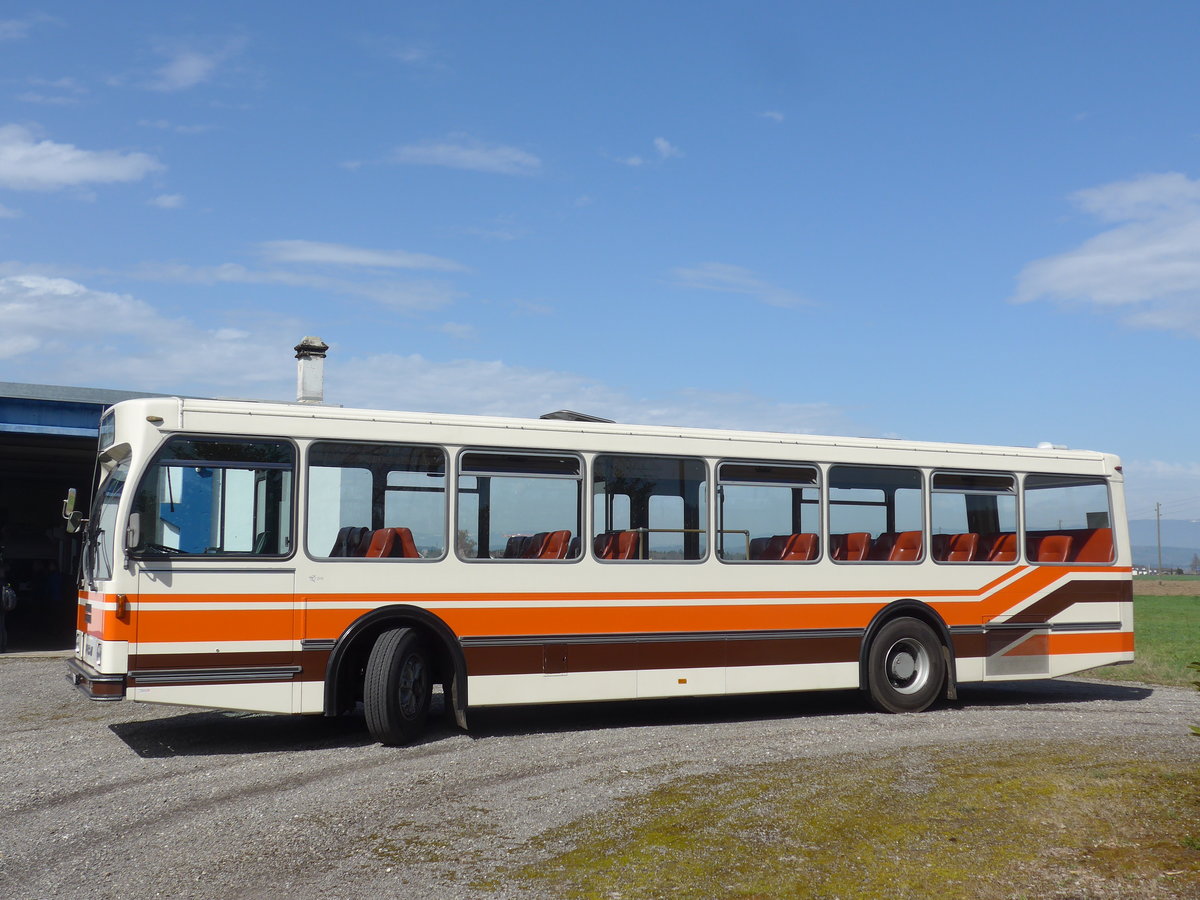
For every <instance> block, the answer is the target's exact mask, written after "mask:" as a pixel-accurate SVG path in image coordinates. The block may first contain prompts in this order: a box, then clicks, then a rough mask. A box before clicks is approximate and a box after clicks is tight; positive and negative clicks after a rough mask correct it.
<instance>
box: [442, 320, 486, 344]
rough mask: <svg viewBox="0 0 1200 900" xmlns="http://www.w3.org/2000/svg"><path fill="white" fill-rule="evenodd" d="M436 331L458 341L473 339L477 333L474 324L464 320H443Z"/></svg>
mask: <svg viewBox="0 0 1200 900" xmlns="http://www.w3.org/2000/svg"><path fill="white" fill-rule="evenodd" d="M438 331H440V332H441V333H442V334H446V335H449V336H450V337H452V338H454V339H455V340H459V341H469V340H473V339H474V338H476V337H478V335H479V332H478V330H477V329H476V328H475V326H474V325H471V324H469V323H466V322H443V323H442V324H441V325H440V326H438Z"/></svg>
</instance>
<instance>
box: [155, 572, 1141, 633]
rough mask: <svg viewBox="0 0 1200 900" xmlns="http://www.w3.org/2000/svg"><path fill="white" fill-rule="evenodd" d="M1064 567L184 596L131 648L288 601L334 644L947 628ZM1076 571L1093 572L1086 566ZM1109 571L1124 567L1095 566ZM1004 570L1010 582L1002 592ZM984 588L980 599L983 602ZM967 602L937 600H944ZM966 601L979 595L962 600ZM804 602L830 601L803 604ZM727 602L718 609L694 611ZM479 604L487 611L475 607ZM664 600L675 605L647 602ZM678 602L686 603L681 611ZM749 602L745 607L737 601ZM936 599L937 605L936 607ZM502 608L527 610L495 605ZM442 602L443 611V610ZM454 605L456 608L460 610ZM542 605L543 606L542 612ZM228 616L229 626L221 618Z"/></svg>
mask: <svg viewBox="0 0 1200 900" xmlns="http://www.w3.org/2000/svg"><path fill="white" fill-rule="evenodd" d="M1072 571H1074V570H1072V569H1070V568H1066V567H1050V566H1038V567H1024V568H1017V569H1013V570H1010V571H1009V572H1007V573H1006V574H1005V575H1004V576H1002V577H1000V578H997V579H994V580H993V581H992V582H990V583H989V584H988V585H985V586H984V587H982V588H978V589H976V590H973V591H902V590H899V591H897V590H893V591H802V592H800V591H753V592H744V591H736V592H734V591H702V592H677V591H672V592H650V593H645V594H635V593H632V592H623V593H613V592H588V593H585V592H563V593H549V592H544V593H526V592H521V593H514V592H509V593H494V594H480V593H469V594H468V593H458V592H456V593H412V594H390V593H389V594H349V595H346V594H342V595H332V594H321V595H315V596H307V597H305V596H302V595H301V596H297V597H295V598H293V596H292V595H290V594H187V595H170V596H169V597H162V598H161V599H157V598H154V597H153V596H143V597H139V598H138V599H139V602H138V616H139V619H140V620H141V624H140V626H139V629H138V635H137V639H138V641H140V642H152V641H155V642H156V641H181V640H184V641H185V640H216V639H222V638H228V637H229V636H230V635H231V634H236V635H237V636H238V638H239V639H240V640H281V639H290V638H292V637H293V634H294V633H295V629H294V627H293V626H294V620H293V603H294V602H299V603H303V602H305V601H308V602H309V603H313V604H318V603H330V604H338V605H339V606H340V608H334V609H321V608H314V607H312V606H309V607H308V608H306V609H304V616H305V619H306V621H305V626H304V628H303V634H305V635H306V636H309V637H314V636H322V637H337V636H338V635H340V634H341V633H342V632H343V631H344V630H345V629H346V627H348V626H349V624H350V623H351V622H352V621H354V619H356V618H358V617H359V616H360V615H362V614H363V613H365V612H367V611H368V610H370V609H372V608H374V607H375V606H378V605H384V604H402V603H407V604H412V605H416V606H421V605H424V604H426V603H436V604H438V608H437V609H434V610H432V612H434V613H435V614H436V615H438V616H439V617H441V618H442V619H443V620H444V621H445V622H446V623H447V624H448V625H449V626H450V627H451V628H452V629H453V630H454V632H455V633H456V634H458V635H460V636H463V637H477V636H484V635H493V634H546V635H559V634H621V633H630V632H637V633H669V632H703V631H771V630H801V629H817V628H825V629H827V628H865V627H866V626H867V624H868V623H869V622H870V621H871V618H872V617H873V616H874V615H875V613H877V612H878V611H879V610H880V609H882V608H883V606H885V605H886V604H887V603H889V602H891V601H893V600H896V599H899V598H901V597H911V598H914V599H921V600H925V601H927V602H930V604H931V605H932V606H933V607H934V608H935V609H937V611H938V613H939V614H940V615H941V616H942V617H943V618H944V619H945V620H946V623H947V624H948V625H951V626H953V625H977V624H981V623H982V622H984V621H987V620H988V619H990V618H994V617H996V616H1000V615H1003V614H1004V613H1006V612H1008V611H1009V610H1011V609H1012V608H1013V607H1015V606H1016V605H1017V604H1019V603H1021V602H1023V601H1025V600H1028V599H1029V598H1030V597H1031V596H1033V595H1035V594H1038V593H1040V592H1042V591H1044V590H1046V589H1047V588H1050V587H1052V586H1053V585H1054V584H1055V582H1057V581H1059V580H1060V579H1064V578H1067V577H1068V576H1070V575H1071V573H1072ZM1084 571H1089V572H1092V571H1096V567H1090V568H1088V569H1086V570H1084ZM1101 571H1105V572H1113V573H1119V572H1123V571H1124V570H1120V569H1104V570H1101ZM1014 573H1018V577H1016V578H1015V579H1013V580H1012V581H1011V583H1009V584H1004V585H1003V586H1002V587H999V588H998V589H997V586H998V585H1002V584H1003V582H1004V581H1005V580H1007V579H1010V578H1012V576H1013V574H1014ZM989 590H991V591H993V592H992V593H991V595H990V596H984V595H985V594H986V593H987V592H988V591H989ZM947 597H955V598H964V600H966V601H967V602H947V601H946V600H945V598H947ZM972 597H983V599H982V600H980V601H975V602H971V601H970V598H972ZM808 598H812V599H813V600H824V601H834V602H805V601H806V600H807V599H808ZM776 599H778V600H793V601H796V602H794V603H784V604H772V605H765V604H756V603H754V602H752V601H754V600H776ZM850 599H857V600H871V599H876V600H879V601H880V602H879V603H838V602H836V601H837V600H850ZM713 600H718V601H719V600H728V601H729V603H727V604H716V605H701V604H702V603H703V602H704V601H708V602H711V601H713ZM481 601H487V602H488V603H489V604H500V605H488V606H483V605H481ZM656 601H657V602H659V603H661V602H663V601H674V603H675V604H678V605H670V606H662V605H656ZM688 601H695V603H694V604H689V603H688ZM747 601H751V602H747ZM939 601H941V602H939ZM165 602H170V603H173V604H178V605H183V606H186V605H187V604H189V603H195V604H213V603H216V604H222V605H225V604H228V606H227V607H226V608H222V609H204V608H203V607H198V608H195V609H171V610H167V609H156V608H155V607H156V605H157V604H158V603H165ZM630 602H632V603H638V604H645V605H637V606H624V605H622V606H603V605H601V606H593V605H589V606H571V605H568V606H553V605H550V604H551V603H567V604H571V603H589V604H604V603H630ZM242 603H245V604H257V605H262V604H278V608H277V609H266V610H263V609H254V610H249V609H247V610H238V609H236V608H233V609H231V608H228V607H236V606H237V605H238V604H242ZM505 603H525V604H529V603H532V604H535V605H533V606H504V605H503V604H505ZM448 604H450V605H448ZM460 604H461V605H460ZM543 604H545V605H543ZM231 617H236V620H235V619H233V618H231Z"/></svg>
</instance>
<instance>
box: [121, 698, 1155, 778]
mask: <svg viewBox="0 0 1200 900" xmlns="http://www.w3.org/2000/svg"><path fill="white" fill-rule="evenodd" d="M1152 692H1153V688H1150V687H1146V686H1144V685H1133V684H1118V683H1112V682H1095V681H1068V680H1055V679H1046V680H1040V681H1024V682H1005V683H997V684H969V685H963V686H960V687H959V691H958V693H959V699H958V700H957V701H953V702H950V703H945V702H943V703H942V704H940V707H941V708H950V709H961V708H967V707H989V708H1000V707H1009V706H1012V707H1016V706H1029V705H1041V704H1060V703H1094V702H1099V701H1121V702H1135V701H1138V700H1144V699H1145V698H1146V697H1149V696H1150V694H1151V693H1152ZM869 713H871V709H870V707H869V706H868V705H867V703H866V700H865V698H864V697H863V695H862V694H861V693H860V692H859V691H855V690H843V691H816V692H803V693H784V694H753V695H745V696H738V697H683V698H673V699H663V700H621V701H607V702H605V701H601V702H591V703H563V704H549V705H539V706H510V707H491V708H484V709H475V710H472V711H471V712H470V713H469V720H470V725H471V730H470V732H469V734H468V735H467V736H468V737H470V738H475V739H484V738H497V737H516V736H520V735H528V734H542V733H546V734H549V733H560V732H575V731H578V732H583V731H595V730H612V729H622V728H647V727H655V726H671V725H720V724H726V723H737V722H751V721H764V722H765V721H773V720H778V719H799V720H802V719H811V718H823V717H828V716H846V715H860V714H869ZM109 729H110V730H111V731H112V732H113V734H115V735H116V736H117V737H118V738H120V739H121V740H122V741H123V742H124V743H125V744H126V745H127V746H128V747H129V748H130V749H131V750H133V752H134V753H136V754H137V755H138V756H140V757H143V758H146V759H156V758H157V759H161V758H169V757H177V756H222V755H250V754H255V753H278V752H288V751H311V750H325V749H335V748H353V747H367V746H370V745H372V744H373V743H374V739H373V738H372V737H371V736H370V734H369V733H368V732H367V729H366V723H365V721H364V719H363V716H362V713H361V711H359V712H358V713H356V714H354V715H349V716H341V717H338V718H326V717H324V716H285V715H270V714H265V713H246V712H190V713H184V714H182V715H177V716H169V717H166V718H161V719H146V720H142V721H137V722H122V723H118V724H113V725H110V726H109ZM456 735H462V732H461V731H459V730H458V729H457V728H456V727H455V726H454V725H453V724H451V723H450V722H449V721H448V720H447V718H446V717H445V716H444V715H443V708H442V699H441V697H440V696H435V697H434V700H433V705H432V707H431V709H430V722H429V728H428V730H427V732H426V733H425V736H424V737H423V738H422V739H421V740H420V741H417V742H416V743H415V744H409V745H408V747H409V748H412V747H414V746H421V745H427V744H434V743H438V742H440V741H443V740H445V739H447V738H450V737H454V736H456Z"/></svg>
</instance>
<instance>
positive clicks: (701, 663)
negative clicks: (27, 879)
mask: <svg viewBox="0 0 1200 900" xmlns="http://www.w3.org/2000/svg"><path fill="white" fill-rule="evenodd" d="M99 467H100V475H101V478H100V483H99V486H98V489H97V492H96V495H95V498H94V501H93V504H92V509H91V511H90V515H89V518H88V519H87V520H86V522H85V523H81V522H80V520H81V518H82V516H81V512H79V511H76V512H73V513H70V511H68V512H69V513H70V518H71V520H72V522H74V523H75V524H82V525H83V528H82V533H83V540H84V554H83V557H84V564H83V570H82V573H81V583H80V591H79V608H78V639H77V646H76V654H75V657H76V658H75V659H73V660H70V678H71V679H72V680H73V681H74V683H75V684H77V685H78V686H80V687H81V688H82V689H83V690H84V691H85V692H86V693H87V694H88V695H89V696H91V697H92V698H94V699H97V700H117V699H121V698H130V699H132V700H136V701H144V702H149V703H169V704H182V705H187V706H203V707H211V708H223V709H234V710H253V711H263V712H272V713H309V714H324V715H327V716H332V715H337V714H340V713H344V712H347V711H352V710H355V709H356V708H357V707H358V704H359V703H361V704H362V706H363V709H364V713H365V717H366V722H367V725H368V728H369V730H370V732H371V734H372V735H373V737H374V738H376V739H377V740H379V741H381V742H383V743H385V744H399V743H404V742H406V741H409V740H411V739H413V738H414V737H416V736H417V735H418V734H420V733H421V731H422V729H423V728H424V727H425V725H426V721H427V717H428V713H429V709H430V702H431V695H432V692H433V689H434V687H435V686H438V685H440V686H441V690H442V692H443V694H444V701H445V706H446V709H447V711H448V713H449V714H451V715H453V716H454V717H455V719H456V720H457V722H458V724H459V725H460V726H461V727H463V728H465V727H466V716H467V711H468V709H469V708H471V707H483V706H495V705H505V704H527V703H560V702H569V701H586V700H617V699H633V698H651V697H655V698H664V697H681V696H701V695H721V694H749V693H766V692H781V691H804V690H821V689H853V688H858V689H860V690H861V691H862V692H863V693H864V694H865V695H866V697H867V698H868V699H869V700H870V702H871V703H872V704H873V705H874V706H875V707H876V708H877V709H880V710H884V711H890V712H905V711H919V710H923V709H925V708H926V707H928V706H930V705H931V704H932V703H934V702H935V701H938V700H939V699H941V698H949V699H953V698H955V696H956V693H955V692H956V689H957V686H958V685H959V684H962V683H965V682H979V681H998V680H1014V679H1032V678H1046V677H1052V676H1056V675H1063V674H1067V673H1071V672H1079V671H1082V670H1084V669H1089V668H1092V667H1095V666H1102V665H1108V664H1111V663H1119V662H1128V661H1130V660H1132V659H1133V613H1132V576H1131V569H1130V550H1129V541H1128V534H1127V526H1126V522H1125V508H1124V500H1123V493H1122V481H1123V478H1122V473H1121V466H1120V462H1119V460H1118V459H1117V458H1116V457H1115V456H1112V455H1108V454H1104V453H1096V452H1087V451H1073V450H1066V449H1061V448H1056V447H1049V446H1047V445H1043V446H1042V447H1039V448H1034V449H1030V448H1016V447H989V446H969V445H956V444H938V443H917V442H909V441H898V440H885V439H862V438H840V437H838V438H831V437H816V436H809V435H795V434H771V433H754V432H734V431H717V430H699V429H682V428H666V427H645V426H634V425H623V424H615V423H610V422H606V421H604V420H595V419H592V418H591V417H587V416H580V415H578V414H573V413H568V412H560V413H556V414H551V416H548V417H543V418H542V419H505V418H485V417H470V416H451V415H434V414H416V413H402V412H382V411H373V410H353V409H342V408H336V407H328V406H314V405H304V404H270V403H255V402H241V401H217V400H195V399H177V398H152V399H142V400H130V401H126V402H123V403H119V404H117V405H116V406H114V407H112V408H111V409H110V410H108V411H107V412H106V414H105V416H104V417H103V420H102V423H101V428H100V447H99Z"/></svg>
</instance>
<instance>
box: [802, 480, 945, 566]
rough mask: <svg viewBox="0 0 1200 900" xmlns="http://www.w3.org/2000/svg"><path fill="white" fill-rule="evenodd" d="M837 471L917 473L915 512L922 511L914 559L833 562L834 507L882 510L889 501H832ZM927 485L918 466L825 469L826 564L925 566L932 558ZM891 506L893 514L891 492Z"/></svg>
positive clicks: (893, 503) (928, 490)
mask: <svg viewBox="0 0 1200 900" xmlns="http://www.w3.org/2000/svg"><path fill="white" fill-rule="evenodd" d="M839 468H843V469H877V470H882V469H886V470H888V471H891V472H896V471H905V472H916V473H917V479H918V481H919V485H918V487H917V490H918V491H920V493H921V498H920V499H921V502H920V504H919V505H918V509H920V511H921V519H922V522H921V529H920V531H921V553H920V555H919V556H918V557H917V558H916V559H897V560H893V559H835V558H834V555H833V535H834V533H835V532H834V530H833V522H832V521H831V519H832V518H833V508H834V507H835V506H879V507H883V508H884V509H885V510H886V509H887V508H888V501H887V497H886V494H885V497H884V499H883V501H882V502H863V503H855V502H854V501H851V500H837V501H835V500H834V499H833V490H834V484H833V470H834V469H839ZM930 484H931V480H930V478H929V472H928V471H927V470H926V469H924V468H923V467H921V466H919V465H888V464H886V463H858V462H834V463H827V464H826V466H825V521H824V523H823V524H824V526H825V540H826V542H827V543H828V547H829V549H828V554H827V555H828V557H829V561H830V562H832V563H834V564H836V565H839V566H919V565H921V564H922V563H924V562H925V561H926V560H928V559H929V558H930V556H931V554H930V552H929V551H930V546H929V541H930V535H929V515H928V512H929V510H928V507H929V502H930V501H929V496H930V489H929V485H930ZM838 490H863V488H842V487H839V488H838ZM897 490H898V489H897ZM906 490H912V488H906ZM891 506H892V509H893V511H894V510H895V497H894V492H893V498H892V504H891ZM893 524H894V523H893ZM914 530H916V529H912V528H909V529H905V531H914ZM896 532H897V533H900V531H899V529H896ZM836 533H837V534H847V533H853V532H836ZM885 533H887V529H885V530H884V531H881V532H880V533H879V535H872V537H871V541H872V543H874V541H876V540H878V538H879V536H880V535H882V534H885Z"/></svg>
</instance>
